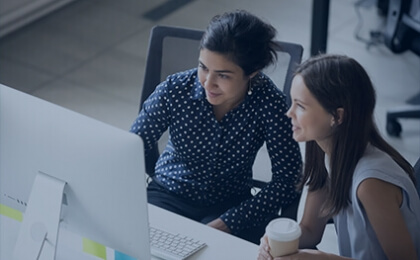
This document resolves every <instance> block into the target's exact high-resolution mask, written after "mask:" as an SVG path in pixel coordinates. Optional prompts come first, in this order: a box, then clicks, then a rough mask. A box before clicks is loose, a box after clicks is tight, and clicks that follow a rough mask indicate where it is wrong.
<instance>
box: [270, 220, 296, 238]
mask: <svg viewBox="0 0 420 260" xmlns="http://www.w3.org/2000/svg"><path fill="white" fill-rule="evenodd" d="M265 233H266V235H267V236H268V237H269V238H271V239H274V240H277V241H291V240H294V239H296V238H299V237H300V235H301V233H302V232H301V230H300V226H299V224H298V223H297V222H296V221H294V220H293V219H289V218H277V219H273V220H272V221H271V222H270V223H269V224H268V225H267V227H266V229H265Z"/></svg>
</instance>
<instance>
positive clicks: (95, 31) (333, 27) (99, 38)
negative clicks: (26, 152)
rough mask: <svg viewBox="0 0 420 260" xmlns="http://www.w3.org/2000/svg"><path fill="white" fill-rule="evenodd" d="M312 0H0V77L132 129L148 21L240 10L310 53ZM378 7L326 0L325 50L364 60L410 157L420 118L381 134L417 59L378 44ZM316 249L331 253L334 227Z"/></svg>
mask: <svg viewBox="0 0 420 260" xmlns="http://www.w3.org/2000/svg"><path fill="white" fill-rule="evenodd" d="M312 3H313V1H310V0H260V1H255V0H229V1H226V0H118V1H117V0H78V1H69V0H55V1H54V0H36V1H33V0H0V83H1V84H4V85H7V86H10V87H12V88H15V89H18V90H21V91H23V92H26V93H29V94H31V95H34V96H36V97H39V98H42V99H45V100H47V101H50V102H52V103H55V104H58V105H60V106H63V107H66V108H69V109H71V110H74V111H76V112H79V113H81V114H84V115H87V116H90V117H93V118H95V119H98V120H101V121H103V122H106V123H109V124H111V125H114V126H116V127H119V128H122V129H126V130H128V129H129V128H130V125H131V123H132V121H133V120H134V118H135V117H136V115H137V112H138V104H139V98H140V91H141V86H142V82H143V74H144V67H145V59H146V53H147V45H148V37H149V32H150V29H151V28H152V27H153V26H154V25H156V24H162V25H175V26H183V27H191V28H197V29H205V27H206V25H207V23H208V21H209V20H210V19H211V17H213V16H214V15H216V14H218V13H221V12H224V11H228V10H233V9H246V10H248V11H250V12H252V13H254V14H256V15H258V16H259V17H261V18H262V19H264V20H266V21H268V22H270V23H271V24H272V25H273V26H275V27H276V28H277V30H278V37H277V38H278V39H279V40H282V41H290V42H296V43H299V44H301V45H302V46H303V47H304V57H303V59H306V58H308V57H309V56H310V47H311V22H312V7H313V6H312ZM378 7H379V4H378V2H377V1H375V0H365V1H363V0H361V1H355V0H331V1H330V12H329V28H328V41H327V52H329V53H339V54H346V55H349V56H351V57H354V58H355V59H357V60H358V61H359V62H360V63H361V64H362V65H363V66H364V67H365V68H366V70H367V71H368V73H369V74H370V76H371V78H372V80H373V83H374V85H375V86H376V90H377V97H378V101H377V107H376V120H377V124H378V127H379V129H380V131H381V132H382V133H383V135H384V137H385V138H386V139H387V140H388V141H389V142H390V143H391V144H392V145H393V146H394V147H395V148H397V150H398V151H400V152H401V153H402V154H403V155H404V156H405V157H406V158H407V159H408V160H409V161H410V162H411V163H414V162H415V161H416V160H417V158H418V157H419V155H420V121H419V120H418V119H402V120H400V122H401V125H402V128H403V130H402V132H401V136H400V137H398V138H397V137H391V136H389V135H388V134H387V133H386V131H385V125H386V120H385V116H386V112H387V111H388V110H389V109H393V108H396V107H399V106H402V105H405V102H406V100H407V99H408V98H410V97H412V96H413V95H416V94H417V93H418V92H419V91H420V57H419V56H417V55H415V54H414V53H412V52H410V51H406V52H403V53H401V54H394V53H392V52H391V51H390V50H389V49H388V48H387V47H386V46H385V45H384V44H383V42H382V38H381V35H380V32H381V31H382V30H383V29H384V26H385V17H384V15H383V10H382V9H381V8H378ZM28 116H31V115H30V114H28ZM28 134H29V135H30V129H28ZM302 150H304V147H303V146H302ZM262 153H264V151H262ZM265 160H267V159H265ZM267 165H268V166H267ZM254 169H256V174H257V175H261V177H262V178H263V179H264V178H269V177H267V176H269V174H270V173H269V169H270V168H269V163H268V164H267V162H266V161H264V159H261V160H259V161H258V162H257V163H256V165H255V167H254ZM300 214H301V212H300ZM320 248H321V249H325V250H327V251H331V252H336V250H337V249H336V244H335V237H334V231H333V230H332V229H330V230H327V232H326V234H325V236H324V240H323V244H322V245H321V247H320Z"/></svg>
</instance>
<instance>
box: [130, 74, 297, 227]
mask: <svg viewBox="0 0 420 260" xmlns="http://www.w3.org/2000/svg"><path fill="white" fill-rule="evenodd" d="M286 111H287V105H286V103H285V96H284V94H283V93H282V92H281V91H280V90H279V89H277V87H276V86H275V85H274V84H273V82H272V81H271V80H270V79H269V78H268V77H267V76H265V75H264V74H262V73H259V74H258V75H257V76H256V77H254V78H253V80H252V94H251V95H246V98H245V100H244V101H243V102H242V103H241V104H240V105H239V106H238V107H236V108H235V109H233V110H232V111H230V112H228V113H227V114H226V115H225V117H224V118H223V119H222V120H221V121H217V120H216V118H215V116H214V114H213V110H212V105H211V104H210V103H209V102H208V101H207V100H206V94H205V92H204V89H203V87H202V86H201V84H200V82H199V80H198V76H197V69H192V70H188V71H185V72H180V73H177V74H174V75H171V76H169V77H168V78H167V79H166V80H165V81H164V82H162V83H161V84H159V85H158V86H157V87H156V89H155V91H154V92H153V93H152V94H151V96H150V97H149V98H148V99H147V100H146V102H145V103H144V105H143V108H142V110H141V112H140V114H139V116H138V117H137V119H136V120H135V121H134V123H133V125H132V128H131V132H133V133H136V134H138V135H139V136H141V137H142V139H143V141H144V145H145V147H146V152H147V150H148V149H150V147H151V146H152V145H153V144H154V143H156V142H157V141H158V140H159V138H160V137H161V135H162V134H163V133H164V132H165V131H166V130H167V129H169V141H168V144H167V146H166V148H165V150H164V151H163V153H162V154H161V156H160V158H159V160H158V162H157V164H156V167H155V172H156V175H155V178H156V179H157V180H158V181H159V182H160V183H161V184H162V185H164V186H165V187H166V188H167V189H168V190H169V191H171V192H173V193H175V194H177V195H178V196H181V197H183V198H185V199H187V200H190V201H191V204H193V205H194V204H199V205H209V206H210V205H214V204H216V203H220V202H222V201H225V200H228V199H229V198H231V197H234V196H238V195H243V194H246V193H249V192H250V187H251V186H252V184H251V183H252V166H253V163H254V161H255V158H256V155H257V152H258V150H259V149H260V148H261V146H262V145H263V144H264V142H266V145H267V149H268V153H269V156H270V160H271V165H272V180H271V181H270V182H269V183H268V185H266V187H265V188H263V189H262V190H261V191H260V192H259V193H258V194H257V195H255V196H254V197H252V198H251V199H249V200H247V201H243V202H242V203H241V204H240V205H238V206H237V207H234V208H231V209H229V210H228V211H227V212H225V213H224V214H223V215H222V216H221V219H222V220H223V221H224V222H225V223H226V224H227V225H228V227H229V228H230V229H231V230H232V232H233V233H237V232H239V231H240V230H242V229H246V228H250V227H253V226H256V225H258V224H260V223H261V222H262V221H264V219H265V218H266V217H267V216H268V215H272V214H274V213H276V212H278V211H279V209H280V208H281V207H282V206H286V205H288V204H290V203H291V201H292V200H293V199H294V198H295V197H296V195H297V194H296V191H295V184H296V182H297V181H298V178H299V176H300V169H301V163H302V161H301V154H300V150H299V146H298V144H297V143H296V142H295V141H294V140H293V139H292V130H291V123H290V120H289V119H288V118H287V117H286V116H285V113H286ZM267 174H268V173H267Z"/></svg>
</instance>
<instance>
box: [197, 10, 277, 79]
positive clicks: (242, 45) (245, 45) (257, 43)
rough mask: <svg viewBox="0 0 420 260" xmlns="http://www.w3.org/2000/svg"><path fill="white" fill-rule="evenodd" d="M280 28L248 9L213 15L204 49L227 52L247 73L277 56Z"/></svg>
mask: <svg viewBox="0 0 420 260" xmlns="http://www.w3.org/2000/svg"><path fill="white" fill-rule="evenodd" d="M275 36H276V29H274V27H273V26H271V25H269V24H267V23H265V22H263V21H262V20H261V19H259V18H258V17H256V16H254V15H252V14H250V13H249V12H247V11H243V10H237V11H234V12H228V13H224V14H222V15H217V16H215V17H213V19H212V20H211V21H210V23H209V25H208V26H207V29H206V31H205V33H204V35H203V38H202V39H201V43H200V49H207V50H209V51H213V52H217V53H220V54H223V55H226V56H227V57H228V58H229V59H230V60H231V61H232V62H234V63H235V64H237V65H238V66H239V67H241V68H242V69H243V71H244V73H245V75H250V74H251V73H253V72H255V71H257V70H261V69H263V68H265V67H266V66H268V65H270V64H271V63H273V62H274V61H275V60H276V59H277V53H276V51H275V49H274V48H275V46H276V43H275V42H274V37H275Z"/></svg>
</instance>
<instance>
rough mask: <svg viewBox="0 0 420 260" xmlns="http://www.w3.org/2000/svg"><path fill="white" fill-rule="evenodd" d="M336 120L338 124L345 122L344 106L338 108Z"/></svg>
mask: <svg viewBox="0 0 420 260" xmlns="http://www.w3.org/2000/svg"><path fill="white" fill-rule="evenodd" d="M336 120H337V124H338V125H340V124H341V123H343V120H344V108H342V107H340V108H337V117H336Z"/></svg>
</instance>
